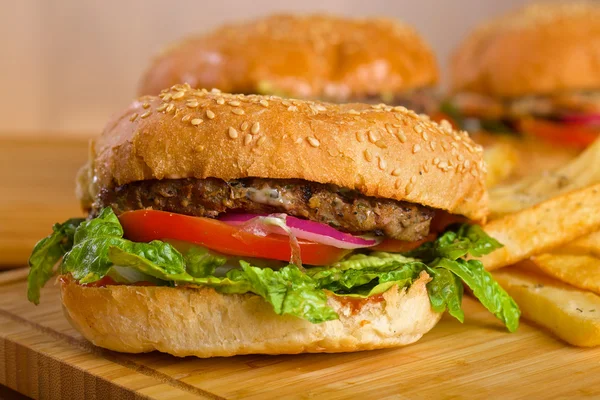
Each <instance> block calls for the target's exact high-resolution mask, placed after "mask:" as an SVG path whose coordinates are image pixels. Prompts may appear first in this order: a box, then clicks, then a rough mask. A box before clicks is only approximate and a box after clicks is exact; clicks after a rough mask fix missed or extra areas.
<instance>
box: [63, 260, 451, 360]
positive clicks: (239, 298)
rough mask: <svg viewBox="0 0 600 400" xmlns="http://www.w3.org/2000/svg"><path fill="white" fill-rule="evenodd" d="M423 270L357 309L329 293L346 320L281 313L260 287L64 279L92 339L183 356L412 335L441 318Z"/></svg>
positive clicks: (378, 344)
mask: <svg viewBox="0 0 600 400" xmlns="http://www.w3.org/2000/svg"><path fill="white" fill-rule="evenodd" d="M428 281H429V276H428V275H427V274H426V273H424V272H423V273H422V274H421V277H419V279H417V280H416V281H415V282H414V283H413V285H412V286H411V287H410V288H409V289H408V290H407V289H402V290H398V288H397V286H394V287H392V288H391V289H389V290H388V291H387V292H386V293H384V294H383V299H384V301H375V300H373V298H371V299H370V300H365V301H364V303H363V304H362V306H360V308H359V309H358V311H357V312H353V311H352V307H351V306H350V305H349V304H347V303H346V304H345V303H342V302H340V301H339V299H338V298H336V297H335V296H330V297H329V305H330V306H331V307H333V308H334V309H335V310H336V311H337V312H338V314H339V315H340V319H339V320H335V321H328V322H325V323H321V324H312V323H310V322H308V321H305V320H303V319H300V318H296V317H293V316H280V315H277V314H275V313H274V312H273V309H272V307H271V305H269V304H268V303H266V302H265V301H264V300H263V299H262V298H261V297H259V296H257V295H254V294H244V295H238V294H227V295H222V294H219V293H217V292H215V291H214V290H213V289H211V288H206V287H205V288H196V287H182V288H171V287H152V286H107V287H101V288H97V287H85V286H81V285H78V284H76V283H74V282H73V281H72V280H70V279H68V278H66V277H65V278H63V279H61V282H62V286H61V294H62V302H63V306H64V310H65V314H66V316H67V318H68V319H69V320H70V321H71V322H72V324H73V326H74V327H75V328H76V329H77V330H78V331H79V332H81V334H82V335H83V336H84V337H85V338H86V339H88V340H89V341H90V342H92V343H94V344H95V345H97V346H100V347H104V348H107V349H110V350H115V351H120V352H127V353H141V352H149V351H153V350H158V351H161V352H165V353H170V354H173V355H176V356H182V357H183V356H192V355H193V356H197V357H216V356H233V355H238V354H296V353H333V352H346V351H358V350H371V349H379V348H385V347H393V346H402V345H406V344H409V343H413V342H415V341H417V340H419V339H420V338H421V336H423V334H425V333H427V332H428V331H429V330H430V329H431V328H433V327H434V326H435V324H436V323H437V322H438V321H439V319H440V317H441V314H440V313H435V312H433V311H432V310H431V305H430V303H429V297H428V295H427V289H426V286H425V285H426V283H427V282H428Z"/></svg>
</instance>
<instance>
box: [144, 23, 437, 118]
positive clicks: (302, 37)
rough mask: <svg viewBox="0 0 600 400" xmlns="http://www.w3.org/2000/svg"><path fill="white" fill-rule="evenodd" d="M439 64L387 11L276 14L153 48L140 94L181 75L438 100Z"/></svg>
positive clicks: (262, 90) (229, 86) (235, 86)
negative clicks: (383, 14)
mask: <svg viewBox="0 0 600 400" xmlns="http://www.w3.org/2000/svg"><path fill="white" fill-rule="evenodd" d="M438 75H439V73H438V67H437V63H436V59H435V57H434V55H433V53H432V51H431V49H430V47H429V46H428V45H427V43H425V42H424V41H423V39H422V38H421V37H420V36H419V35H418V33H417V32H416V31H415V30H414V29H413V28H412V27H410V26H408V25H405V24H403V23H400V22H398V21H393V20H388V19H374V18H371V19H347V18H339V17H333V16H323V15H312V16H291V15H275V16H270V17H266V18H263V19H258V20H252V21H247V22H242V23H237V24H232V25H226V26H223V27H221V28H218V29H216V30H214V31H212V32H208V33H205V34H201V35H198V36H195V37H190V38H187V39H185V40H182V41H181V42H179V43H175V44H173V45H171V46H170V47H168V48H167V49H165V50H164V51H162V52H161V53H160V54H158V55H157V56H156V57H155V59H154V61H153V62H152V65H151V66H150V67H149V69H148V70H147V71H146V73H145V75H144V76H143V78H142V81H141V84H140V89H139V92H140V93H139V94H140V95H146V94H149V95H157V94H158V93H159V92H160V91H161V89H164V88H166V87H170V86H172V85H174V84H178V83H189V84H190V85H191V86H192V87H198V88H202V87H207V88H213V87H214V88H218V89H220V90H223V91H226V92H231V93H242V94H263V95H277V96H282V97H293V98H302V99H312V100H324V101H328V102H335V103H356V102H358V103H371V104H378V103H386V104H392V105H396V106H398V105H400V106H405V107H407V108H410V109H412V110H415V111H416V112H418V113H424V112H429V111H431V110H433V109H434V108H435V107H436V106H437V102H436V97H435V93H434V86H435V85H436V84H437V82H438Z"/></svg>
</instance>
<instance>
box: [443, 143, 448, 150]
mask: <svg viewBox="0 0 600 400" xmlns="http://www.w3.org/2000/svg"><path fill="white" fill-rule="evenodd" d="M442 149H444V151H448V143H446V142H442Z"/></svg>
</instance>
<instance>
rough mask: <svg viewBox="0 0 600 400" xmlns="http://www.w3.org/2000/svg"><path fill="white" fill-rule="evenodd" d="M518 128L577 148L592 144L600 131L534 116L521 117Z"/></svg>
mask: <svg viewBox="0 0 600 400" xmlns="http://www.w3.org/2000/svg"><path fill="white" fill-rule="evenodd" d="M519 129H520V131H521V132H523V133H527V134H530V135H533V136H536V137H539V138H541V139H544V140H547V141H549V142H552V143H554V144H559V145H568V146H572V147H577V148H582V149H583V148H585V147H587V146H589V145H590V144H592V143H593V142H594V141H595V140H596V139H598V136H600V135H599V134H600V132H599V131H598V130H597V129H593V128H590V127H589V126H578V125H574V124H564V123H559V122H552V121H546V120H540V119H534V118H527V119H523V120H521V121H520V122H519Z"/></svg>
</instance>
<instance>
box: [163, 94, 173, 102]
mask: <svg viewBox="0 0 600 400" xmlns="http://www.w3.org/2000/svg"><path fill="white" fill-rule="evenodd" d="M169 100H171V93H167V94H165V95H164V96H163V101H169Z"/></svg>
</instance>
